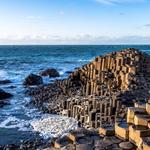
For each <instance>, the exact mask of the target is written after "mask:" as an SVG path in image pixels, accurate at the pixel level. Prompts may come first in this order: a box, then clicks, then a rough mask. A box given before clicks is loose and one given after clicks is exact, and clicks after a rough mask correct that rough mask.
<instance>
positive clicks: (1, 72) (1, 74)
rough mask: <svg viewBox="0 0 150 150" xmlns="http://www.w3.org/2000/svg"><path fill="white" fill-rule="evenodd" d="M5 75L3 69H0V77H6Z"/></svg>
mask: <svg viewBox="0 0 150 150" xmlns="http://www.w3.org/2000/svg"><path fill="white" fill-rule="evenodd" d="M6 77H7V72H6V71H4V70H0V78H1V79H2V78H6Z"/></svg>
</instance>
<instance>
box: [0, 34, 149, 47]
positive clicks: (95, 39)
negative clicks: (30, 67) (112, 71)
mask: <svg viewBox="0 0 150 150" xmlns="http://www.w3.org/2000/svg"><path fill="white" fill-rule="evenodd" d="M0 44H1V45H7V44H9V45H10V44H11V45H12V44H13V45H15V44H17V45H18V44H19V45H21V44H23V45H24V44H25V45H28V44H38V45H39V44H59V45H61V44H150V36H135V35H132V36H121V37H109V36H92V35H77V36H74V37H61V36H52V35H48V36H24V37H18V36H13V37H5V38H0Z"/></svg>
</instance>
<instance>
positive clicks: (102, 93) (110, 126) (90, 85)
mask: <svg viewBox="0 0 150 150" xmlns="http://www.w3.org/2000/svg"><path fill="white" fill-rule="evenodd" d="M51 71H52V73H53V74H51ZM149 74H150V56H149V55H147V54H145V53H143V52H141V51H139V50H137V49H134V48H129V49H125V50H122V51H119V52H112V53H110V54H106V55H105V56H98V57H96V58H95V60H93V61H92V62H90V63H89V64H86V65H84V66H82V67H81V68H77V69H76V70H75V71H74V72H72V73H70V74H69V77H68V78H67V79H64V80H55V81H54V83H50V84H48V85H43V81H42V77H41V76H38V75H34V74H31V75H29V76H28V77H27V78H26V79H25V82H24V85H26V86H28V85H29V86H28V87H27V89H28V90H27V92H26V94H27V95H29V96H31V102H30V103H29V104H28V105H30V106H31V105H33V106H36V107H37V108H39V109H40V110H41V111H43V112H45V113H50V114H58V115H62V116H67V117H73V118H75V119H76V120H77V121H78V126H79V128H78V129H77V130H73V131H71V132H70V133H69V134H68V135H66V136H63V137H58V138H54V139H51V140H49V142H46V143H47V144H48V145H47V144H46V143H44V147H43V144H42V142H41V144H40V143H39V145H36V144H35V141H34V142H33V143H32V146H33V145H34V146H33V147H28V145H30V144H29V143H30V141H28V142H29V143H26V144H24V146H21V145H22V144H21V145H20V146H19V147H16V149H20V150H25V149H43V150H55V149H62V150H105V149H107V150H109V149H113V150H123V149H128V150H134V149H135V150H136V149H138V150H140V149H141V150H142V149H143V150H148V149H150V144H149V143H150V139H149V138H148V137H149V135H150V134H149V133H150V132H149V130H150V129H149V127H150V124H149V115H150V113H149V112H150V107H149V103H150V91H149V89H150V75H149ZM40 75H44V76H45V75H46V76H49V77H55V76H56V77H57V76H59V74H58V73H57V71H56V70H53V69H52V70H50V69H47V70H46V71H45V72H44V71H43V72H41V73H40ZM30 85H38V86H37V87H30ZM140 114H141V115H142V116H140ZM143 115H144V116H143ZM2 149H7V150H9V149H10V150H11V148H4V147H3V148H2ZM12 150H13V148H12Z"/></svg>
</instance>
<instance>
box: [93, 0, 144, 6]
mask: <svg viewBox="0 0 150 150" xmlns="http://www.w3.org/2000/svg"><path fill="white" fill-rule="evenodd" d="M94 1H96V2H99V3H102V4H108V5H116V4H122V3H142V2H146V1H147V0H94Z"/></svg>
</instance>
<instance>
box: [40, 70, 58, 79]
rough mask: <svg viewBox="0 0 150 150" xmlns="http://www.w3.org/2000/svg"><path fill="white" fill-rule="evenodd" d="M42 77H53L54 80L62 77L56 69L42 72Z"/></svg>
mask: <svg viewBox="0 0 150 150" xmlns="http://www.w3.org/2000/svg"><path fill="white" fill-rule="evenodd" d="M40 75H41V76H49V77H52V78H55V77H59V76H60V75H59V72H58V71H57V70H56V69H54V68H49V69H46V70H44V71H42V72H40Z"/></svg>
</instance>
